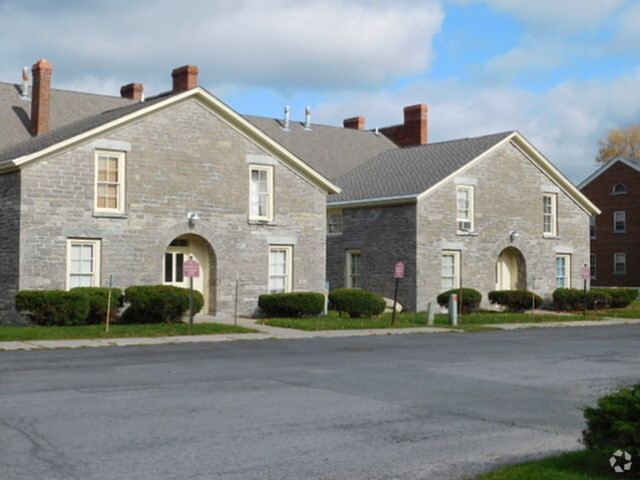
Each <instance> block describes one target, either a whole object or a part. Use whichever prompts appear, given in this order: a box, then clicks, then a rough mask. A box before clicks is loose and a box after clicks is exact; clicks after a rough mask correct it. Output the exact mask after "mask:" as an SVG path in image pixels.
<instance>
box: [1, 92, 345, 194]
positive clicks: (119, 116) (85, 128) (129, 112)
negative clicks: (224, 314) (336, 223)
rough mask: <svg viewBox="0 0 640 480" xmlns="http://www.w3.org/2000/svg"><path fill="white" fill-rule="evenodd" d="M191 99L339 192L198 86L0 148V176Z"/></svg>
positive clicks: (307, 175)
mask: <svg viewBox="0 0 640 480" xmlns="http://www.w3.org/2000/svg"><path fill="white" fill-rule="evenodd" d="M52 96H53V95H52ZM191 99H194V100H196V101H198V102H200V103H201V104H203V105H204V106H205V107H206V108H209V109H211V110H212V111H213V112H214V113H215V114H216V115H217V116H218V117H219V118H221V119H222V120H223V121H224V122H226V123H227V124H228V125H229V126H231V127H232V128H234V129H235V130H236V131H238V132H239V133H240V134H242V135H243V136H245V137H246V138H248V139H250V140H251V141H253V142H255V143H256V144H257V145H259V146H260V147H261V148H262V149H264V150H265V151H266V152H267V153H269V154H270V155H272V156H274V157H275V158H278V159H279V160H281V161H282V162H283V163H285V164H286V165H287V166H288V167H289V168H291V169H292V170H294V171H296V172H297V173H298V174H300V175H301V176H302V177H303V178H305V179H307V180H308V181H309V182H311V183H313V184H315V185H316V186H318V187H319V188H321V189H323V190H325V191H326V192H328V193H337V192H339V191H340V189H339V188H338V187H337V186H335V185H334V184H333V183H331V182H330V181H329V180H327V178H325V177H324V176H323V175H321V174H320V173H318V172H317V171H316V170H314V169H313V168H311V167H309V165H307V164H306V163H305V162H304V161H303V160H301V159H300V158H298V157H297V156H296V155H295V154H294V153H292V152H291V151H289V150H288V149H286V148H285V147H284V146H282V145H280V144H279V143H277V142H276V141H274V140H273V139H272V138H271V137H269V136H268V135H266V134H265V133H264V132H263V131H262V130H260V129H258V128H257V127H256V126H255V125H253V124H252V123H250V122H249V121H247V120H246V119H245V118H243V117H242V116H241V115H239V114H238V113H236V112H235V111H234V110H232V109H231V108H229V107H228V106H227V105H225V104H224V103H223V102H221V101H220V100H218V99H217V98H216V97H214V96H213V95H211V94H210V93H209V92H207V91H206V90H204V89H203V88H201V87H196V88H193V89H190V90H187V91H185V92H181V93H169V94H163V95H160V96H158V97H154V98H151V99H148V100H147V101H144V102H139V101H135V102H134V103H131V102H127V104H126V105H125V106H122V107H119V108H115V109H111V110H107V111H103V112H101V113H98V114H95V115H91V116H87V117H85V118H82V119H80V120H77V121H75V122H72V123H68V124H66V125H64V126H61V127H59V128H55V129H53V130H51V131H49V132H48V133H45V134H43V135H39V136H37V137H30V138H29V139H27V140H24V141H22V142H20V143H17V144H13V145H9V146H8V147H6V148H4V149H2V145H0V173H2V172H6V171H11V170H15V169H18V168H24V167H26V166H28V165H29V164H30V163H32V162H33V161H36V160H39V159H42V158H46V157H48V156H51V155H54V154H57V153H60V152H63V151H65V150H68V149H70V148H73V147H75V146H76V145H79V144H80V143H82V142H87V141H90V140H92V139H93V138H97V137H99V136H101V135H105V134H107V133H108V132H109V131H112V130H114V129H117V128H121V127H123V126H125V125H127V124H129V123H130V122H134V121H138V120H140V119H142V118H145V117H146V116H150V115H153V114H155V113H157V112H159V111H162V110H164V109H168V108H171V107H172V106H174V105H177V104H178V103H181V102H184V101H187V100H191Z"/></svg>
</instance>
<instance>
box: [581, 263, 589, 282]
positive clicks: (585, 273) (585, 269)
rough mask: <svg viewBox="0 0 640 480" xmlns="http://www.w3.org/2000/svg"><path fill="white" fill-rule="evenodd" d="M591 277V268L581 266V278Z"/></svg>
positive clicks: (587, 278)
mask: <svg viewBox="0 0 640 480" xmlns="http://www.w3.org/2000/svg"><path fill="white" fill-rule="evenodd" d="M590 278H591V269H590V268H589V267H587V266H586V265H585V266H584V267H582V279H583V280H589V279H590Z"/></svg>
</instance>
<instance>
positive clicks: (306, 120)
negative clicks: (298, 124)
mask: <svg viewBox="0 0 640 480" xmlns="http://www.w3.org/2000/svg"><path fill="white" fill-rule="evenodd" d="M304 129H305V130H311V107H307V108H305V109H304Z"/></svg>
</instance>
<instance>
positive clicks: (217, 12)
mask: <svg viewBox="0 0 640 480" xmlns="http://www.w3.org/2000/svg"><path fill="white" fill-rule="evenodd" d="M70 5H73V8H72V7H71V6H70ZM639 24H640V2H637V1H633V0H553V1H552V0H537V1H535V2H524V1H521V0H483V1H480V0H477V1H476V0H394V1H393V2H388V1H381V0H297V1H295V0H235V1H228V0H224V1H223V0H183V1H181V2H176V1H175V0H156V1H151V0H141V1H138V2H131V1H124V0H112V1H109V2H102V1H97V0H85V1H82V2H74V3H73V4H70V3H68V2H52V1H47V0H12V1H2V0H0V60H1V61H0V81H5V82H15V83H18V82H19V80H20V70H21V68H22V66H25V65H26V66H30V65H33V64H34V63H35V62H36V61H37V60H38V59H40V58H46V59H47V60H49V61H50V62H52V63H53V64H54V76H53V85H54V87H56V88H63V89H70V90H79V91H88V92H94V93H101V94H108V95H117V94H118V92H119V88H120V86H121V85H124V84H126V83H130V82H142V83H143V84H144V85H145V93H146V95H147V96H151V95H153V94H155V93H159V92H162V91H166V90H168V89H169V88H170V84H171V76H170V73H171V70H172V69H173V68H175V67H178V66H182V65H185V64H193V65H198V67H199V68H200V84H201V85H202V86H203V87H204V88H206V89H207V90H209V91H210V92H211V93H213V94H214V95H216V96H217V97H219V98H220V99H221V100H223V101H224V102H226V103H227V104H228V105H230V106H231V107H232V108H234V109H236V110H237V111H239V112H240V113H246V114H253V115H264V116H269V117H281V116H282V112H283V109H284V107H285V105H290V106H291V111H292V118H293V119H300V120H302V119H303V117H304V108H305V106H307V105H309V106H311V107H312V121H314V122H316V123H324V124H328V125H336V126H340V125H341V124H342V120H343V119H344V118H348V117H352V116H356V115H361V116H364V117H365V118H366V121H367V128H375V127H382V126H386V125H392V124H397V123H401V122H402V109H403V108H404V107H405V106H408V105H413V104H417V103H425V104H428V105H429V141H430V142H437V141H444V140H451V139H455V138H463V137H472V136H477V135H484V134H489V133H495V132H501V131H506V130H518V131H520V132H521V133H522V134H523V135H524V136H525V137H527V138H528V139H529V140H530V141H531V142H532V143H533V144H534V145H535V146H536V147H537V148H538V149H539V150H540V151H541V153H542V154H544V155H545V156H546V157H547V158H548V159H549V160H550V161H551V162H552V163H554V164H555V165H556V166H557V167H558V168H559V169H560V170H561V171H562V172H563V173H564V174H565V175H567V176H568V177H569V179H571V180H572V181H574V182H576V183H578V182H580V181H581V180H583V179H585V178H586V177H587V176H589V175H590V174H591V173H592V172H593V171H594V169H595V162H594V158H595V156H596V154H597V150H598V145H597V142H598V141H599V140H601V139H604V138H605V137H606V135H607V132H608V131H609V130H610V129H611V128H621V127H626V126H628V125H630V124H634V123H639V122H640V94H639V93H638V90H639V89H638V86H639V83H640V64H639V63H640V50H639V49H638V48H637V45H638V43H639V40H640V29H638V28H637V25H639Z"/></svg>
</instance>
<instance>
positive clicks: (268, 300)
mask: <svg viewBox="0 0 640 480" xmlns="http://www.w3.org/2000/svg"><path fill="white" fill-rule="evenodd" d="M258 306H259V307H260V310H262V312H263V313H264V314H265V315H266V316H268V317H287V318H299V317H312V316H315V315H319V314H321V313H322V312H323V311H324V295H323V294H321V293H314V292H294V293H274V294H268V295H260V297H259V298H258Z"/></svg>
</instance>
